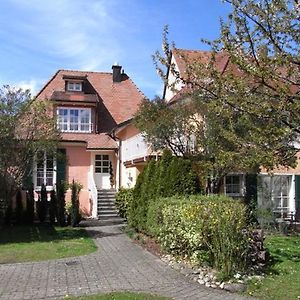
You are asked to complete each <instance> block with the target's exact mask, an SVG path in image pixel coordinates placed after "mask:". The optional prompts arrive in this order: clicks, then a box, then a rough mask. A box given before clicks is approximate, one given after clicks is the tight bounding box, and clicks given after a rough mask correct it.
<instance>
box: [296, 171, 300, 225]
mask: <svg viewBox="0 0 300 300" xmlns="http://www.w3.org/2000/svg"><path fill="white" fill-rule="evenodd" d="M295 188H296V191H295V206H296V220H297V221H299V220H300V175H295Z"/></svg>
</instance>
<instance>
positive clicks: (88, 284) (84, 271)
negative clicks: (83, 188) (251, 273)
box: [0, 225, 245, 300]
mask: <svg viewBox="0 0 300 300" xmlns="http://www.w3.org/2000/svg"><path fill="white" fill-rule="evenodd" d="M87 230H88V231H89V232H90V233H91V234H92V236H93V237H94V239H95V242H96V244H97V246H98V247H99V249H98V251H97V252H95V253H93V254H90V255H86V256H81V257H75V258H68V259H60V260H51V261H45V262H34V263H19V264H6V265H0V299H5V300H10V299H57V298H60V297H64V296H65V295H83V294H96V293H107V292H111V291H133V292H147V293H152V294H159V295H163V296H168V297H171V298H174V299H191V300H192V299H216V300H217V299H245V298H242V297H240V296H238V295H234V294H229V293H227V292H225V291H221V290H213V289H209V288H206V287H204V286H200V285H199V284H197V283H194V282H191V281H189V280H188V279H187V278H186V277H185V276H184V275H182V274H180V273H179V272H178V271H176V270H173V269H172V268H170V267H169V266H168V265H166V264H165V263H163V262H162V261H161V260H160V259H159V258H157V257H155V256H154V255H152V254H151V253H149V252H148V251H146V250H144V249H142V248H141V247H140V246H138V245H136V244H134V243H132V242H131V241H130V239H129V238H128V237H127V236H126V235H124V234H123V233H122V232H121V230H120V226H118V225H114V226H102V227H99V226H98V227H97V226H94V227H88V228H87Z"/></svg>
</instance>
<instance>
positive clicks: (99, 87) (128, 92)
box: [36, 70, 145, 124]
mask: <svg viewBox="0 0 300 300" xmlns="http://www.w3.org/2000/svg"><path fill="white" fill-rule="evenodd" d="M63 76H82V77H83V76H86V79H87V80H88V82H89V83H90V84H91V86H92V87H93V88H94V89H95V91H96V92H97V94H98V95H99V97H100V101H102V102H103V104H104V105H105V107H106V109H107V110H108V111H109V113H110V114H111V116H112V117H113V119H114V120H115V122H116V123H117V124H119V123H121V122H124V121H126V120H127V119H129V118H131V117H132V116H133V115H134V113H135V112H136V111H137V109H138V106H139V104H140V103H141V101H142V99H143V98H145V96H144V94H143V93H142V92H141V91H140V90H139V89H138V88H137V87H136V85H135V84H134V83H133V81H132V80H131V79H130V78H129V77H128V76H127V75H126V74H123V75H122V81H121V82H117V83H113V80H112V73H106V72H84V71H71V70H59V71H58V72H56V73H55V75H54V76H53V77H52V78H51V79H50V81H49V82H48V83H47V84H46V85H45V86H44V88H43V89H42V90H41V91H40V92H39V93H38V94H37V96H36V98H37V99H51V98H52V99H53V97H52V95H53V93H54V92H56V93H57V92H65V80H64V79H63ZM69 93H70V92H69ZM73 95H74V96H72V98H73V99H74V100H75V99H76V92H74V93H73ZM78 95H80V93H78ZM78 100H79V99H78ZM76 101H77V100H76ZM79 101H80V100H79Z"/></svg>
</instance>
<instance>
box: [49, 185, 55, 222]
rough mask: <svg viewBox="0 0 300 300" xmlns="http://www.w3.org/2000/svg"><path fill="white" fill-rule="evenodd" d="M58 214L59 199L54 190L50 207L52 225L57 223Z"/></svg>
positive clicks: (51, 194)
mask: <svg viewBox="0 0 300 300" xmlns="http://www.w3.org/2000/svg"><path fill="white" fill-rule="evenodd" d="M56 214H57V198H56V193H55V190H52V191H51V193H50V206H49V220H50V223H51V224H54V223H55V219H56Z"/></svg>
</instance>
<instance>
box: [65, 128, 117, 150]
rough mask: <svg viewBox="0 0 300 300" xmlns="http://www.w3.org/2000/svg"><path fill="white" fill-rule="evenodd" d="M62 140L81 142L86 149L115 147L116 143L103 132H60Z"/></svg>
mask: <svg viewBox="0 0 300 300" xmlns="http://www.w3.org/2000/svg"><path fill="white" fill-rule="evenodd" d="M61 137H62V141H63V142H83V143H86V147H87V149H117V148H118V146H117V143H116V142H115V141H114V140H113V139H112V138H111V137H109V136H108V135H107V134H105V133H100V134H99V133H67V132H63V133H62V134H61Z"/></svg>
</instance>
